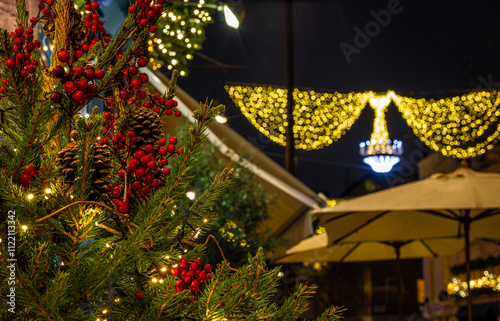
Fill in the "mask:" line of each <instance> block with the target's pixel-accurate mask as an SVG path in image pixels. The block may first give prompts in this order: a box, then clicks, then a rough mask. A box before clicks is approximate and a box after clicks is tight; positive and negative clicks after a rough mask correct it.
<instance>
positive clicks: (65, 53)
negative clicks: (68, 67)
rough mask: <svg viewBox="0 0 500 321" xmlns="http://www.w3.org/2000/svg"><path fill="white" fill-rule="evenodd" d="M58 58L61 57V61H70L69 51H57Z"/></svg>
mask: <svg viewBox="0 0 500 321" xmlns="http://www.w3.org/2000/svg"><path fill="white" fill-rule="evenodd" d="M57 59H59V61H60V62H68V61H69V52H68V51H66V50H64V49H61V50H59V52H58V53H57Z"/></svg>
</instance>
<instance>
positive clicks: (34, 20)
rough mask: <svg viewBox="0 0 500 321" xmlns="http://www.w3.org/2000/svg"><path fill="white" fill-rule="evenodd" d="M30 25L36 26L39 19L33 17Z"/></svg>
mask: <svg viewBox="0 0 500 321" xmlns="http://www.w3.org/2000/svg"><path fill="white" fill-rule="evenodd" d="M30 23H31V24H32V25H36V24H37V23H38V19H37V18H36V17H31V18H30Z"/></svg>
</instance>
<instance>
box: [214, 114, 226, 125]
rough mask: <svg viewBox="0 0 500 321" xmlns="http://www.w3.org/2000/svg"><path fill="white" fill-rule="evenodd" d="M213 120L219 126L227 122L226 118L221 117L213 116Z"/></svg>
mask: <svg viewBox="0 0 500 321" xmlns="http://www.w3.org/2000/svg"><path fill="white" fill-rule="evenodd" d="M215 120H216V121H217V122H218V123H220V124H224V123H226V122H227V118H226V117H224V116H222V115H217V116H215Z"/></svg>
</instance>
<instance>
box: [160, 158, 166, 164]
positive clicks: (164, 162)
mask: <svg viewBox="0 0 500 321" xmlns="http://www.w3.org/2000/svg"><path fill="white" fill-rule="evenodd" d="M160 164H161V166H167V165H168V159H166V158H162V159H160Z"/></svg>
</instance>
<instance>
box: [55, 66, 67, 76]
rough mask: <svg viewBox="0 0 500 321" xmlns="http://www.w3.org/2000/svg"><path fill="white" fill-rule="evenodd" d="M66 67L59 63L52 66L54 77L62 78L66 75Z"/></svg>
mask: <svg viewBox="0 0 500 321" xmlns="http://www.w3.org/2000/svg"><path fill="white" fill-rule="evenodd" d="M64 73H65V71H64V67H63V66H61V65H57V66H54V68H52V75H54V77H56V78H60V77H62V76H64Z"/></svg>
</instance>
